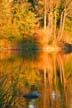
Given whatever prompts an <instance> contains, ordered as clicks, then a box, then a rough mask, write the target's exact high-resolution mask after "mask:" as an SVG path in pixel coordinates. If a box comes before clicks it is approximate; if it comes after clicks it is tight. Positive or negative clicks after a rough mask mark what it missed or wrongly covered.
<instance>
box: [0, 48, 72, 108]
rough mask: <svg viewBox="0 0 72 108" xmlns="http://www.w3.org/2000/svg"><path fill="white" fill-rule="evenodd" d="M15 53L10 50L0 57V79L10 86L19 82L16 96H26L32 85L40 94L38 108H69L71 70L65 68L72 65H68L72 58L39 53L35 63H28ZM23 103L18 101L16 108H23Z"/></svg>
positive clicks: (59, 54)
mask: <svg viewBox="0 0 72 108" xmlns="http://www.w3.org/2000/svg"><path fill="white" fill-rule="evenodd" d="M18 53H19V52H18V51H17V52H16V51H10V50H9V51H3V52H1V53H0V61H1V62H0V73H1V74H0V77H1V76H2V75H3V74H7V79H8V80H9V81H8V83H9V84H12V83H13V82H15V80H16V78H18V81H19V82H18V85H17V88H16V89H17V90H18V94H23V93H27V92H29V90H30V86H31V85H32V84H35V85H36V86H37V88H38V91H39V92H40V93H41V97H40V99H39V100H38V101H37V108H71V107H72V102H71V100H72V87H71V83H72V73H71V71H72V68H71V67H70V68H67V66H68V65H71V63H72V62H70V64H68V65H67V63H69V61H71V60H72V54H68V55H65V54H63V53H62V52H51V53H48V52H41V53H40V54H39V55H37V58H36V60H31V61H30V60H26V59H25V58H23V57H19V55H18ZM65 66H66V67H65ZM69 69H70V70H69ZM67 71H69V72H67ZM67 75H68V76H67ZM70 75H71V76H70ZM9 84H8V85H9ZM8 85H7V86H8ZM21 96H22V95H21ZM25 101H26V100H25V99H23V97H18V99H17V103H16V107H17V108H24V107H26V102H25ZM20 104H21V105H20Z"/></svg>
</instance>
